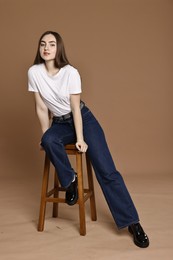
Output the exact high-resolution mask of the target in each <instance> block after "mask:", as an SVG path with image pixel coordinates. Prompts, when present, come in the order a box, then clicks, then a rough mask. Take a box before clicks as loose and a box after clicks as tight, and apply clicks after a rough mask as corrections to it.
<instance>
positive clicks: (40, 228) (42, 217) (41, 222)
mask: <svg viewBox="0 0 173 260" xmlns="http://www.w3.org/2000/svg"><path fill="white" fill-rule="evenodd" d="M49 169H50V161H49V158H48V157H47V155H46V154H45V162H44V171H43V180H42V191H41V202H40V214H39V221H38V231H43V230H44V220H45V211H46V195H47V189H48V180H49Z"/></svg>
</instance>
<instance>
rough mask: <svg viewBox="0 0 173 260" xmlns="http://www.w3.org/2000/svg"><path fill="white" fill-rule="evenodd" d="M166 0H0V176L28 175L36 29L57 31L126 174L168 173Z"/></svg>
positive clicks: (169, 17)
mask: <svg viewBox="0 0 173 260" xmlns="http://www.w3.org/2000/svg"><path fill="white" fill-rule="evenodd" d="M172 25H173V1H171V0H123V1H122V0H87V1H85V0H63V1H59V0H49V1H47V0H28V1H23V0H0V26H1V40H0V46H1V77H0V81H1V85H0V88H1V95H0V106H1V109H0V118H1V128H0V160H1V175H2V178H6V177H7V178H8V177H9V176H10V177H11V178H12V177H14V178H15V179H16V178H20V177H21V176H23V177H24V178H28V180H29V177H28V176H31V180H32V181H33V180H34V178H36V174H37V172H40V171H41V168H42V159H43V158H42V156H41V155H40V152H39V150H38V142H39V139H40V134H41V132H40V129H39V124H38V121H37V118H36V116H35V112H34V103H33V97H32V94H30V93H28V92H27V70H28V68H29V66H31V65H32V63H33V59H34V56H35V53H36V48H37V42H38V38H39V37H40V35H41V34H42V33H43V32H44V31H46V30H55V31H58V32H59V33H60V34H61V35H62V37H63V38H64V42H65V46H66V51H67V54H68V56H69V59H70V61H71V63H72V64H73V65H74V66H76V67H77V68H78V69H79V71H80V73H81V76H82V81H83V95H82V98H83V100H84V101H85V102H86V103H87V104H88V106H89V107H90V108H91V109H92V110H93V112H94V113H95V114H96V116H97V117H98V119H99V120H100V122H101V124H102V126H103V128H104V130H105V133H106V136H107V140H108V143H109V146H110V149H111V151H112V155H113V157H114V159H115V161H116V165H117V167H118V169H119V170H120V171H121V172H122V173H123V174H152V175H153V176H155V175H156V174H160V173H161V174H171V172H172V170H173V165H172V156H173V150H172V147H173V140H172V127H173V122H172V110H173V102H172V94H173V88H172V83H173V76H172V75H173V73H172V67H173V66H172V65H173V64H172V60H173V56H172V40H173V36H172Z"/></svg>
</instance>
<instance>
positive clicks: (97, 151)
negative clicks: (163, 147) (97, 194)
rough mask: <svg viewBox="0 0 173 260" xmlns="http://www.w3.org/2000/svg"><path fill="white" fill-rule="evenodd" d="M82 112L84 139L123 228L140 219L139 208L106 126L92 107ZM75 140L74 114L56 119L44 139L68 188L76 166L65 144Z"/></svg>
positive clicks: (104, 192)
mask: <svg viewBox="0 0 173 260" xmlns="http://www.w3.org/2000/svg"><path fill="white" fill-rule="evenodd" d="M81 113H82V119H83V134H84V140H85V142H86V143H87V144H88V150H87V153H88V155H89V158H90V160H91V163H92V166H93V169H94V172H95V174H96V178H97V180H98V182H99V184H100V186H101V189H102V191H103V194H104V196H105V199H106V201H107V203H108V206H109V208H110V211H111V213H112V216H113V218H114V221H115V223H116V225H117V227H118V228H119V229H120V228H124V227H127V226H129V225H131V224H133V223H137V222H139V217H138V213H137V210H136V208H135V206H134V203H133V201H132V199H131V196H130V194H129V192H128V190H127V187H126V185H125V183H124V180H123V178H122V176H121V174H120V173H119V172H118V171H117V169H116V167H115V164H114V162H113V159H112V156H111V154H110V151H109V148H108V145H107V142H106V139H105V135H104V132H103V130H102V127H101V126H100V124H99V122H98V121H97V119H96V118H95V116H94V115H93V114H92V112H91V111H90V110H89V108H88V107H86V106H84V107H83V108H82V110H81ZM75 142H76V134H75V127H74V122H73V118H72V117H71V118H69V119H66V120H60V121H56V122H54V121H53V122H52V125H51V127H50V128H49V129H48V130H47V131H46V132H45V133H44V135H43V136H42V140H41V145H42V147H43V148H44V150H45V152H46V153H47V155H48V157H49V159H50V161H51V162H52V164H53V165H54V167H55V169H56V171H57V173H58V178H59V181H60V183H61V185H62V187H65V188H66V187H68V186H69V185H70V183H71V182H72V180H73V178H74V170H73V169H72V167H71V164H70V161H69V158H68V156H67V154H66V151H65V148H64V146H65V145H66V144H70V143H75Z"/></svg>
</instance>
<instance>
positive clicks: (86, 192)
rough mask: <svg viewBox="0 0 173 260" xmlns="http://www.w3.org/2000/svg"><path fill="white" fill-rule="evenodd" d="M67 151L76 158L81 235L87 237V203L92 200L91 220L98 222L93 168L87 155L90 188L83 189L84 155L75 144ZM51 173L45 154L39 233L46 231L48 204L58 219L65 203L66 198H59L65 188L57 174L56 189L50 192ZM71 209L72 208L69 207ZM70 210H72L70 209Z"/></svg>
mask: <svg viewBox="0 0 173 260" xmlns="http://www.w3.org/2000/svg"><path fill="white" fill-rule="evenodd" d="M65 150H66V152H67V154H68V155H75V156H76V173H77V177H78V201H77V204H78V205H79V219H80V235H82V236H84V235H86V221H85V202H86V201H87V200H88V199H90V211H91V219H92V220H93V221H96V220H97V214H96V205H95V195H94V184H93V176H92V167H91V163H90V160H89V158H88V155H87V153H85V157H86V166H87V176H88V188H87V189H85V188H84V187H83V167H82V153H79V151H78V150H77V148H76V146H75V145H74V144H69V145H66V146H65ZM49 172H50V160H49V158H48V157H47V155H46V154H45V162H44V171H43V180H42V191H41V203H40V214H39V221H38V231H43V230H44V221H45V212H46V203H47V202H53V211H52V216H53V217H58V203H65V198H60V197H59V191H65V189H64V188H62V187H60V185H59V181H58V177H57V173H56V171H55V173H54V175H55V176H54V187H53V188H52V189H51V190H50V191H48V184H49ZM68 207H70V206H68ZM69 210H70V209H69Z"/></svg>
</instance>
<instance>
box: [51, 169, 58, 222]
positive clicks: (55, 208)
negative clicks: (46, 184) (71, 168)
mask: <svg viewBox="0 0 173 260" xmlns="http://www.w3.org/2000/svg"><path fill="white" fill-rule="evenodd" d="M58 188H59V181H58V178H57V173H56V171H55V173H54V189H55V192H54V198H58V197H59V190H58ZM58 205H59V203H58V202H54V203H53V212H52V217H53V218H57V217H58Z"/></svg>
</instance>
